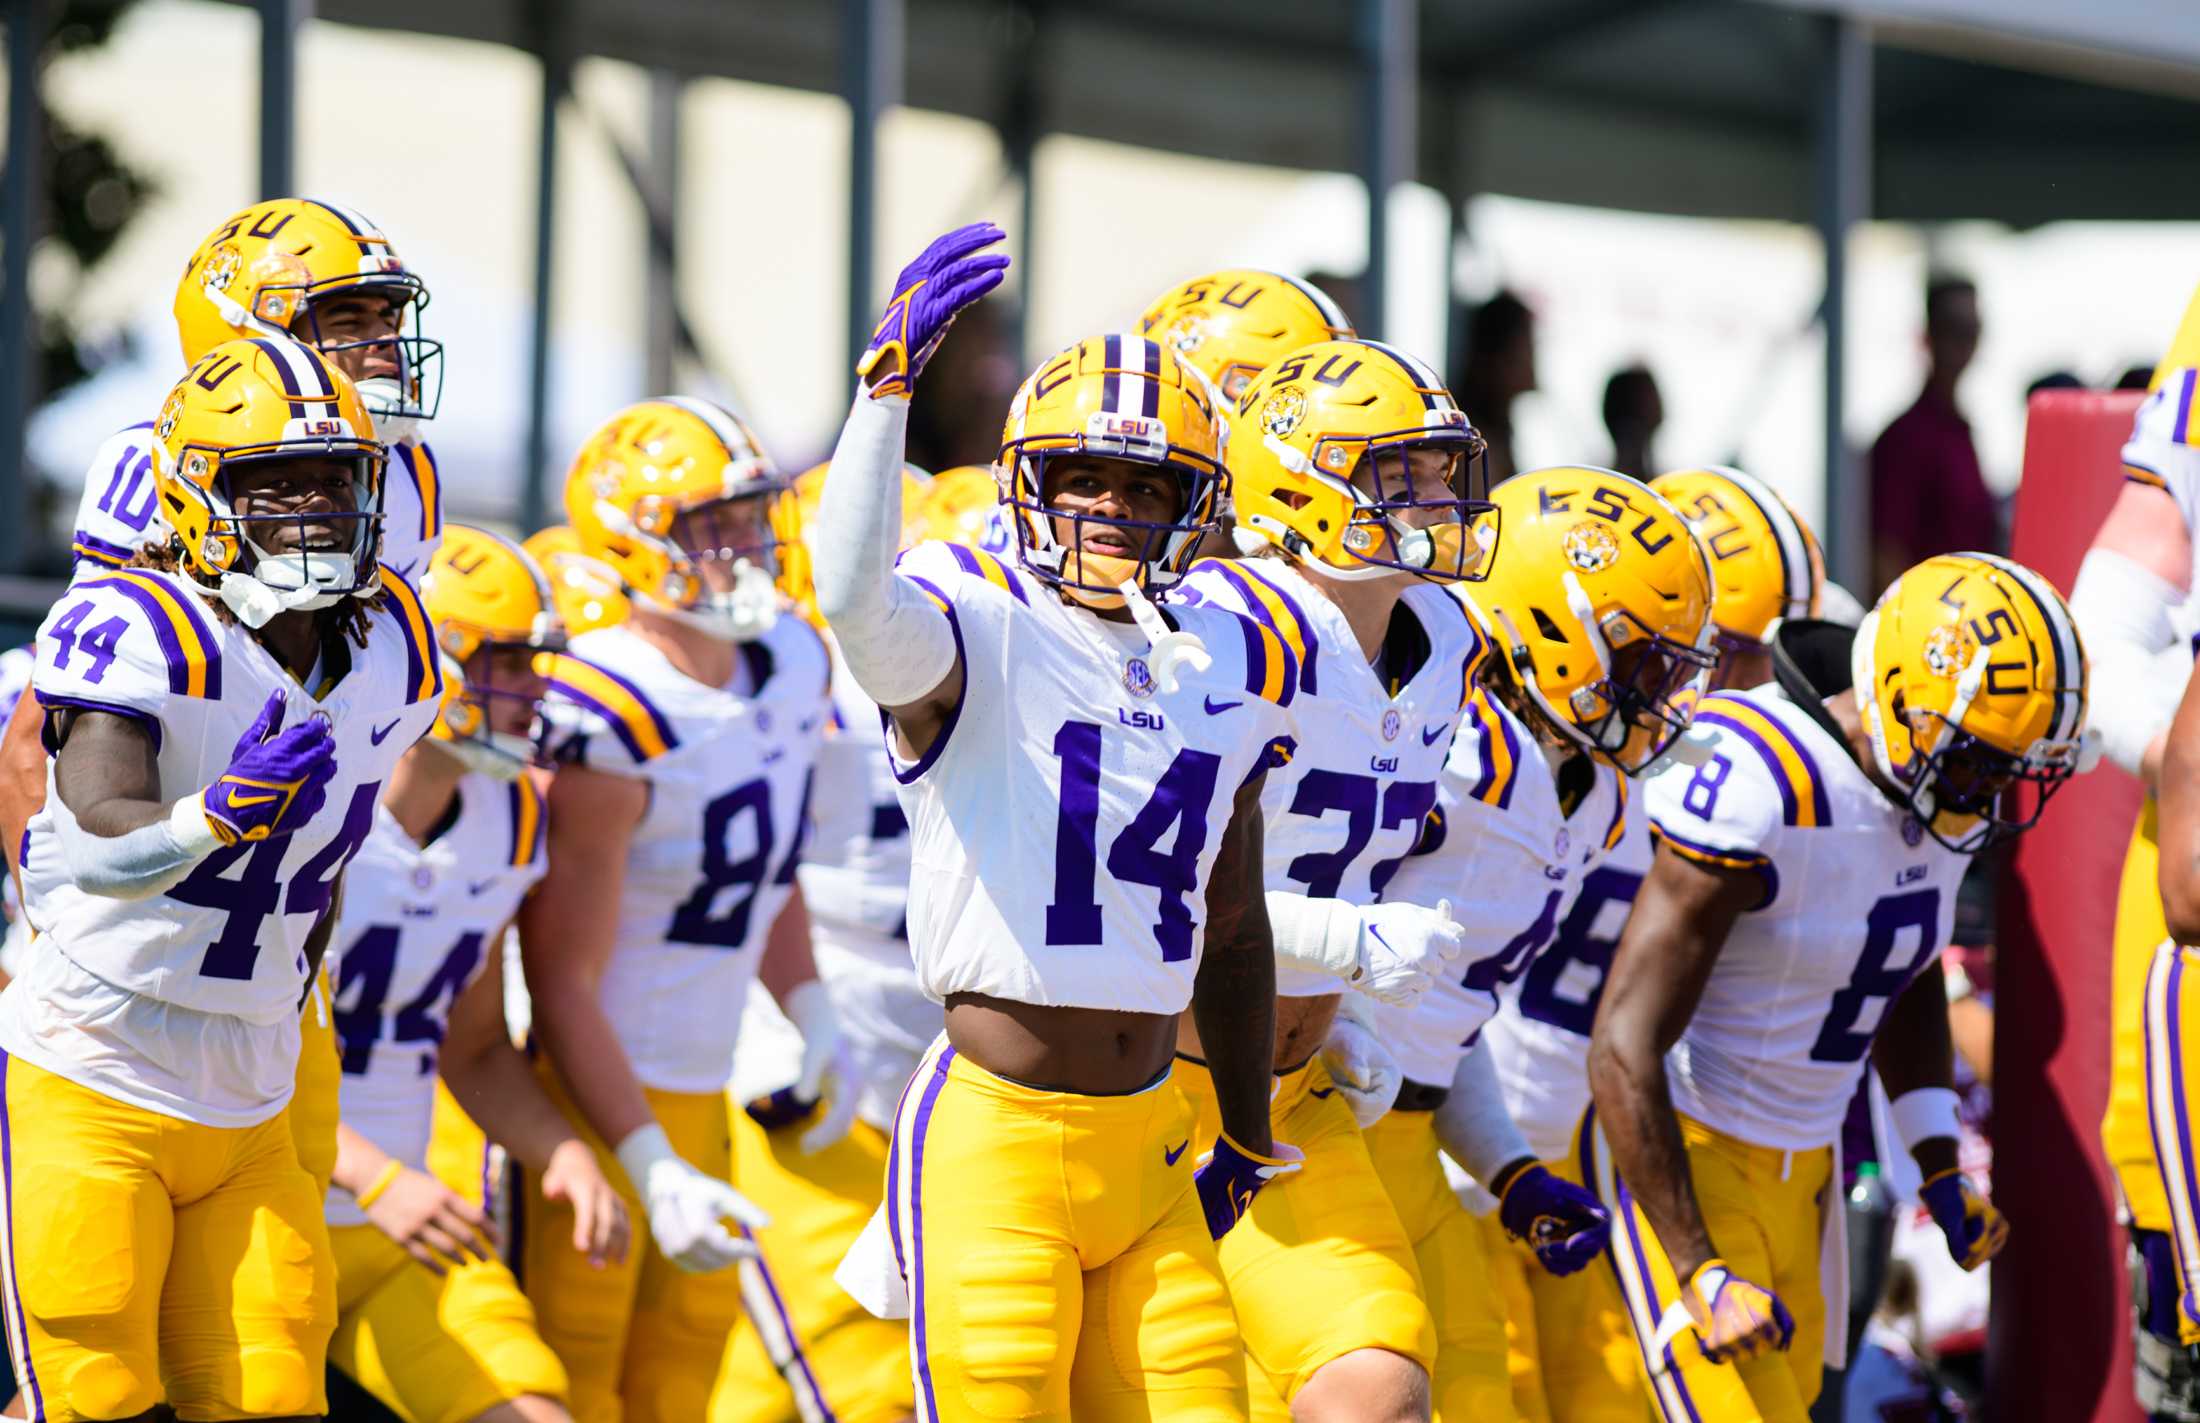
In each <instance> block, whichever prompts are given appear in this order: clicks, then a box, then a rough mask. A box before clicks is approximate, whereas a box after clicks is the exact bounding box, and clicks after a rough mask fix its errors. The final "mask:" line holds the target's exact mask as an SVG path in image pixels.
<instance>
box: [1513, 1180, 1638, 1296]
mask: <svg viewBox="0 0 2200 1423" xmlns="http://www.w3.org/2000/svg"><path fill="white" fill-rule="evenodd" d="M1497 1218H1498V1220H1499V1221H1501V1222H1503V1224H1504V1226H1505V1233H1506V1234H1507V1235H1510V1236H1511V1237H1512V1238H1513V1239H1515V1240H1525V1241H1527V1242H1528V1248H1529V1249H1531V1250H1533V1251H1534V1252H1535V1258H1536V1259H1537V1260H1539V1261H1541V1262H1542V1264H1543V1268H1544V1269H1546V1270H1548V1271H1550V1272H1551V1273H1552V1274H1554V1275H1571V1274H1572V1273H1573V1272H1574V1271H1576V1270H1578V1269H1580V1268H1581V1267H1582V1266H1584V1265H1586V1264H1588V1263H1589V1262H1590V1261H1592V1260H1594V1259H1596V1258H1597V1256H1599V1255H1602V1254H1603V1253H1604V1245H1605V1242H1606V1241H1607V1240H1609V1239H1610V1238H1611V1234H1612V1216H1611V1213H1610V1212H1609V1211H1607V1210H1605V1209H1604V1207H1603V1205H1602V1204H1601V1203H1599V1202H1598V1200H1597V1198H1596V1197H1595V1196H1593V1195H1591V1194H1589V1193H1588V1192H1587V1191H1585V1190H1583V1189H1582V1188H1581V1187H1579V1186H1577V1185H1575V1184H1574V1183H1573V1182H1571V1181H1569V1180H1567V1179H1565V1178H1564V1177H1563V1176H1554V1175H1552V1174H1551V1173H1550V1172H1548V1171H1546V1170H1544V1169H1543V1168H1542V1167H1541V1166H1528V1167H1525V1168H1523V1169H1521V1170H1519V1171H1516V1172H1514V1173H1513V1178H1512V1179H1511V1180H1510V1181H1508V1182H1506V1183H1505V1189H1504V1191H1503V1193H1502V1194H1501V1195H1500V1197H1499V1199H1498V1206H1497Z"/></svg>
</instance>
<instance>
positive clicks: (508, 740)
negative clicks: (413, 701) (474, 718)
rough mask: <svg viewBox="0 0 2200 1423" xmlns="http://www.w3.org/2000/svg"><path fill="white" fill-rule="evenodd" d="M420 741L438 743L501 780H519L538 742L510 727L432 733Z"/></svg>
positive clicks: (461, 762) (457, 758)
mask: <svg viewBox="0 0 2200 1423" xmlns="http://www.w3.org/2000/svg"><path fill="white" fill-rule="evenodd" d="M420 744H421V745H422V746H432V747H434V748H435V749H436V750H438V751H440V752H442V753H443V754H444V755H446V756H449V757H450V758H451V759H452V760H454V761H456V762H458V764H459V765H461V766H464V767H465V768H466V769H467V770H469V771H479V772H480V773H481V774H482V775H484V776H487V777H489V778H490V779H492V780H498V781H516V780H518V779H519V777H520V773H521V772H522V771H524V770H526V769H527V764H528V762H530V761H532V760H534V758H535V746H534V743H533V742H531V741H529V740H528V739H527V738H526V737H524V736H514V735H512V734H511V733H510V732H508V731H492V732H490V733H489V734H488V735H487V736H486V737H479V736H469V737H455V736H454V737H450V738H447V739H446V738H444V737H440V736H429V737H423V738H422V739H421V741H420Z"/></svg>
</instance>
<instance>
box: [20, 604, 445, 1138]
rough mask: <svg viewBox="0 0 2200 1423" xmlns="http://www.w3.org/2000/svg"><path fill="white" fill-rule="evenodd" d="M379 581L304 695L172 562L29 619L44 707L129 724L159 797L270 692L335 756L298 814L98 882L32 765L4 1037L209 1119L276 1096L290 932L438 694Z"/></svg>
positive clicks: (428, 644) (287, 1014)
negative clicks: (274, 829) (37, 805)
mask: <svg viewBox="0 0 2200 1423" xmlns="http://www.w3.org/2000/svg"><path fill="white" fill-rule="evenodd" d="M383 590H384V591H383V594H382V596H381V598H380V600H379V603H378V606H377V607H376V609H375V610H374V612H373V613H372V614H371V615H370V621H369V625H368V629H367V640H366V645H365V646H364V647H361V646H358V645H357V644H355V643H352V642H351V641H350V640H349V639H348V638H332V639H331V640H330V642H329V643H328V645H327V647H326V649H325V651H324V658H323V664H322V665H323V669H324V672H325V673H326V675H327V676H328V678H329V681H328V682H327V683H326V684H324V685H325V691H324V694H323V695H322V696H320V697H319V698H316V697H315V696H313V695H312V693H311V692H310V691H309V690H308V689H307V688H305V687H303V686H301V685H299V683H298V682H297V681H296V680H295V679H293V678H292V677H291V675H290V674H289V673H288V672H287V671H286V670H284V668H283V667H282V666H281V664H279V663H278V662H277V661H276V660H275V658H274V656H273V655H272V654H270V653H269V652H268V651H267V649H266V648H264V647H262V646H261V645H260V642H259V640H258V639H257V638H255V637H254V636H253V635H252V634H251V633H250V632H249V631H247V630H246V629H245V628H244V627H242V626H240V625H238V624H237V623H234V622H231V621H228V620H226V619H224V618H222V617H220V616H218V615H217V613H216V612H215V610H214V605H213V604H212V603H211V602H209V601H208V600H207V599H206V598H204V597H202V596H201V595H200V594H199V593H198V592H197V591H196V590H195V589H194V588H193V586H192V585H191V584H190V583H188V582H187V581H185V580H184V579H182V578H179V577H176V576H174V575H171V574H166V573H158V572H154V571H152V570H150V569H142V568H124V569H117V570H114V571H113V572H110V573H105V574H100V575H97V576H94V577H89V578H86V579H84V580H81V581H79V582H77V583H76V584H74V585H72V586H71V587H70V589H69V591H68V593H67V594H65V595H64V596H63V597H62V599H61V600H60V601H59V602H58V603H56V604H55V605H54V608H53V611H52V612H51V613H49V614H48V615H47V618H46V622H45V625H44V626H43V627H41V628H40V629H39V633H38V665H37V667H36V669H35V670H34V671H33V672H32V674H31V689H32V692H33V693H34V695H36V696H37V698H38V700H39V703H40V705H41V706H42V707H43V708H44V709H45V710H46V711H48V712H51V711H54V710H57V709H61V708H72V707H73V708H83V709H89V710H92V711H99V712H106V713H109V714H111V715H114V716H119V717H123V718H126V719H128V720H130V721H134V722H136V723H138V724H139V725H141V726H143V727H145V728H146V729H147V731H148V732H149V734H150V735H151V736H152V738H153V743H154V746H155V747H156V754H157V758H158V762H159V768H160V793H161V795H162V796H163V797H164V798H166V799H169V800H174V799H176V798H178V797H181V796H186V795H191V794H193V793H194V792H196V791H197V790H199V789H200V788H201V787H203V786H205V785H207V784H208V783H209V782H211V781H213V780H214V778H215V777H217V776H219V775H221V773H222V772H223V771H224V770H226V769H227V768H228V766H229V762H230V759H231V757H232V756H233V755H234V754H235V750H236V746H237V742H238V741H239V739H241V738H242V737H243V735H244V733H245V731H246V730H247V729H248V728H249V727H250V726H251V725H252V723H253V721H254V719H255V718H257V717H258V716H259V714H260V710H261V708H262V706H263V705H264V704H265V703H266V701H267V699H268V696H269V694H270V693H273V692H277V691H280V692H281V694H282V696H283V699H284V704H285V712H284V725H285V726H294V725H297V724H298V723H300V722H303V721H305V720H307V719H308V718H313V717H320V718H325V719H326V720H327V721H328V722H329V724H330V726H331V728H332V731H333V734H334V737H335V741H336V774H335V778H334V779H333V780H332V781H330V782H329V785H328V798H327V802H326V803H325V804H324V806H323V807H322V809H321V810H320V812H319V813H318V814H316V815H315V816H314V817H313V819H312V820H310V821H309V822H307V823H306V824H305V825H303V826H300V827H299V828H298V829H297V830H296V831H295V832H293V833H291V834H289V835H285V836H279V837H276V838H273V839H268V840H259V841H241V842H239V843H238V844H235V845H229V846H224V847H222V848H220V849H217V850H215V851H214V852H213V853H212V854H210V855H208V856H207V857H206V858H205V859H203V860H201V861H199V863H198V864H197V865H196V866H195V867H194V868H193V869H192V870H191V872H190V873H189V874H187V875H185V876H184V878H183V879H182V880H181V881H180V882H178V883H177V884H175V885H174V886H172V887H171V888H170V889H169V890H168V891H167V892H166V893H165V894H162V895H157V896H154V897H152V898H148V899H116V898H111V897H106V896H101V895H95V894H87V893H85V892H84V891H82V890H80V889H78V888H77V887H76V886H75V884H74V883H73V882H72V881H71V877H70V874H69V871H68V866H67V865H66V864H65V863H64V862H63V857H62V853H61V846H60V843H59V840H58V839H57V827H58V825H59V824H60V822H61V821H62V820H63V819H64V818H65V817H67V816H68V815H69V808H68V807H67V806H66V805H64V804H62V801H61V797H60V796H59V795H58V794H57V793H56V792H55V789H54V784H53V775H52V770H51V766H50V764H49V768H48V774H47V785H46V803H45V805H44V806H43V807H42V808H41V809H40V810H39V812H38V813H37V814H36V815H34V816H32V817H31V822H30V827H29V831H28V833H27V835H26V837H25V844H26V850H25V854H24V857H23V881H24V894H25V905H26V913H27V914H28V917H29V919H30V922H31V924H32V925H33V927H34V928H35V929H36V930H37V932H38V933H39V935H40V945H41V948H44V947H45V946H48V945H50V946H51V948H52V949H53V950H54V952H38V953H33V954H32V955H30V967H29V970H28V972H27V974H26V977H25V978H24V979H23V980H20V981H19V982H18V985H17V987H18V988H19V989H20V990H22V991H19V992H15V993H10V994H8V995H6V1000H5V1001H7V1002H8V1003H10V1004H12V1005H13V1006H12V1007H11V1008H10V1010H9V1011H7V1012H5V1013H0V1025H4V1026H0V1046H4V1047H5V1048H6V1049H7V1050H8V1051H9V1052H20V1053H21V1054H22V1055H23V1056H26V1057H28V1058H30V1059H31V1060H32V1061H34V1062H36V1063H38V1065H39V1066H41V1067H44V1068H46V1069H47V1070H49V1071H51V1072H54V1073H57V1074H58V1075H61V1076H64V1077H68V1078H70V1079H71V1080H73V1081H76V1082H79V1083H81V1084H83V1085H85V1086H88V1087H91V1088H93V1089H94V1090H97V1091H101V1092H105V1093H107V1094H108V1095H110V1096H115V1097H120V1098H122V1099H123V1100H125V1101H130V1102H133V1103H136V1104H137V1105H140V1106H144V1107H147V1108H149V1109H150V1110H153V1111H159V1112H165V1113H167V1114H169V1115H171V1116H181V1117H185V1118H187V1119H189V1120H192V1121H197V1122H202V1123H205V1124H207V1125H211V1126H248V1125H252V1124H254V1123H255V1122H258V1121H262V1120H265V1119H266V1118H267V1117H268V1116H270V1115H272V1114H273V1113H274V1112H275V1111H276V1110H277V1109H279V1108H280V1107H281V1106H282V1105H283V1103H284V1102H285V1101H287V1100H288V1099H289V1095H290V1089H291V1084H292V1081H293V1080H294V1077H295V1074H296V1066H297V1054H298V1009H299V1005H300V1004H301V1003H302V1002H303V1001H304V998H305V988H306V956H305V945H306V939H307V936H308V935H309V934H310V933H311V932H312V929H313V926H314V924H315V923H316V922H317V921H318V920H319V919H320V917H321V915H322V913H323V912H324V911H325V910H326V909H327V908H328V906H329V902H330V899H331V896H332V894H333V891H334V889H335V885H336V880H337V876H338V875H340V874H341V873H342V872H343V869H344V866H345V864H346V863H347V862H349V861H350V859H351V858H352V856H353V855H354V854H356V853H357V852H358V849H359V847H360V845H361V844H362V843H364V841H365V840H366V837H367V832H368V830H369V829H370V828H371V827H372V825H373V823H374V808H375V800H376V796H377V795H378V793H379V792H380V789H381V783H382V781H383V780H384V779H385V778H386V777H387V776H388V775H389V773H390V770H391V768H392V767H394V766H395V765H396V763H397V758H398V757H399V756H401V755H403V754H404V752H405V749H406V748H407V747H409V746H411V745H412V744H413V742H415V741H417V740H419V739H420V736H421V735H422V733H424V732H425V731H426V730H427V729H428V727H429V725H430V724H431V723H433V721H434V720H435V713H436V705H437V702H438V700H439V698H440V697H441V696H442V690H443V681H442V675H441V673H440V671H439V670H438V663H437V657H436V650H435V646H434V643H433V641H432V639H431V636H430V630H429V624H428V619H427V616H426V614H425V613H424V612H423V610H422V608H421V605H420V597H419V595H418V594H417V593H415V592H414V591H413V590H412V588H411V586H410V585H409V584H407V583H406V582H405V581H404V580H403V579H402V578H399V577H398V576H396V575H395V574H394V573H391V572H390V571H389V570H387V569H385V570H384V572H383ZM172 1009H182V1010H187V1011H185V1012H180V1013H179V1012H174V1011H171V1010H172ZM270 1030H273V1031H270ZM286 1045H287V1056H286V1055H285V1052H284V1048H285V1046H286Z"/></svg>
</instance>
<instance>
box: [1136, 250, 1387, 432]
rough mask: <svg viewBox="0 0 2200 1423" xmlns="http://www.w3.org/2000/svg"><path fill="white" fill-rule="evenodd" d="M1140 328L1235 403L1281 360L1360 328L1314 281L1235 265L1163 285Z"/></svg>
mask: <svg viewBox="0 0 2200 1423" xmlns="http://www.w3.org/2000/svg"><path fill="white" fill-rule="evenodd" d="M1138 334H1139V335H1141V336H1143V337H1145V338H1146V339H1147V340H1149V341H1153V342H1155V343H1157V344H1159V345H1162V346H1166V347H1168V348H1169V350H1170V351H1171V352H1172V353H1174V354H1175V356H1176V358H1177V359H1178V360H1179V361H1182V362H1183V363H1184V364H1185V365H1188V366H1191V367H1192V368H1194V369H1195V370H1197V371H1198V372H1199V373H1200V374H1201V375H1203V376H1205V377H1207V379H1209V380H1211V381H1213V382H1214V383H1215V386H1216V388H1217V389H1219V390H1220V391H1221V392H1222V396H1223V399H1225V400H1227V401H1229V402H1230V404H1231V405H1232V406H1235V405H1237V404H1238V403H1239V402H1240V401H1241V400H1242V399H1243V398H1244V396H1245V392H1246V390H1247V388H1249V387H1250V386H1251V385H1252V384H1253V382H1254V381H1255V380H1257V379H1258V378H1259V377H1260V373H1261V372H1262V371H1264V370H1266V369H1268V367H1270V366H1272V365H1274V364H1275V363H1276V362H1277V361H1280V360H1282V359H1283V358H1284V357H1285V356H1288V355H1290V354H1291V353H1292V352H1294V351H1299V350H1303V349H1305V348H1306V347H1308V346H1313V345H1317V344H1319V343H1321V342H1323V341H1349V340H1351V339H1352V337H1353V330H1352V323H1351V322H1349V321H1347V320H1345V316H1344V312H1343V311H1342V310H1340V309H1339V308H1338V306H1337V304H1336V303H1335V302H1334V301H1331V300H1330V299H1329V294H1328V293H1326V292H1324V291H1323V290H1322V289H1321V288H1320V287H1317V286H1315V285H1314V284H1313V283H1311V282H1301V281H1296V280H1294V279H1293V278H1290V277H1286V276H1284V275H1283V274H1282V273H1280V272H1260V271H1251V270H1236V269H1233V270H1230V271H1225V272H1209V273H1208V274H1207V275H1206V276H1203V277H1194V278H1192V279H1191V280H1190V281H1188V282H1185V283H1183V284H1182V285H1181V286H1175V287H1171V288H1170V289H1169V290H1167V291H1165V292H1163V293H1162V294H1161V295H1160V296H1158V297H1156V298H1155V299H1154V302H1153V305H1151V306H1149V307H1147V308H1146V311H1145V314H1144V315H1142V316H1140V317H1139V318H1138Z"/></svg>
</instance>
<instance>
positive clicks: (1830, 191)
mask: <svg viewBox="0 0 2200 1423" xmlns="http://www.w3.org/2000/svg"><path fill="white" fill-rule="evenodd" d="M1818 25H1819V34H1820V42H1821V48H1820V58H1819V81H1818V96H1817V98H1818V103H1817V145H1816V147H1817V157H1816V167H1817V204H1816V206H1817V222H1818V238H1819V241H1820V242H1821V243H1822V244H1823V245H1824V248H1825V261H1826V299H1825V303H1824V305H1823V306H1822V307H1821V308H1820V315H1821V317H1822V319H1823V320H1824V322H1825V331H1826V391H1825V395H1826V425H1825V444H1824V449H1825V461H1826V529H1825V533H1826V554H1827V563H1828V571H1829V572H1830V573H1831V575H1832V576H1833V577H1834V579H1835V580H1836V581H1838V582H1840V583H1841V584H1842V585H1843V586H1844V587H1846V588H1849V589H1850V590H1852V591H1853V592H1855V593H1856V594H1857V595H1858V596H1859V597H1862V598H1864V599H1865V600H1866V601H1867V602H1869V601H1870V598H1871V595H1872V594H1874V593H1876V592H1877V591H1878V590H1877V589H1876V588H1875V587H1873V586H1872V578H1871V490H1870V488H1869V487H1868V485H1867V483H1866V481H1865V480H1864V478H1863V477H1862V469H1861V466H1860V463H1859V461H1858V460H1857V458H1856V455H1855V452H1854V451H1852V450H1851V449H1850V448H1849V443H1848V438H1847V435H1846V433H1845V432H1844V431H1843V429H1842V421H1841V416H1842V412H1843V409H1844V408H1845V404H1846V401H1847V392H1848V380H1847V374H1848V371H1847V365H1848V334H1849V333H1848V285H1849V259H1848V239H1849V234H1850V233H1851V232H1853V231H1854V230H1855V229H1856V228H1857V227H1858V226H1859V225H1860V224H1862V223H1863V222H1865V221H1866V220H1868V219H1869V218H1870V217H1871V190H1872V42H1871V32H1870V30H1869V29H1868V28H1867V27H1866V26H1865V25H1864V24H1863V23H1862V22H1860V21H1857V20H1853V19H1848V18H1844V17H1841V16H1834V15H1828V16H1825V17H1823V18H1822V19H1820V20H1819V21H1818Z"/></svg>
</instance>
